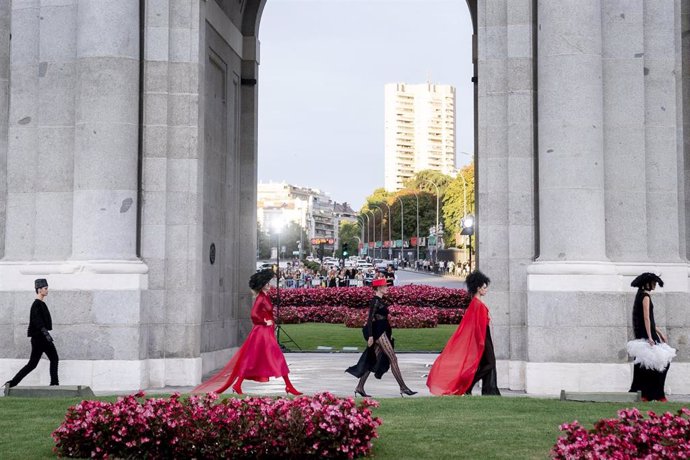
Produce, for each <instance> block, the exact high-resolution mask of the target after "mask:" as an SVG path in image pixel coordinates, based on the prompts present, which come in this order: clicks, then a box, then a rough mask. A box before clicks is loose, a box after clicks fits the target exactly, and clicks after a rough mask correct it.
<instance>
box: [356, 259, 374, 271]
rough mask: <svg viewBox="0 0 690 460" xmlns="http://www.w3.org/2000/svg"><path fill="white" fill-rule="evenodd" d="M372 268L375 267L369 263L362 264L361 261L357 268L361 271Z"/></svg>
mask: <svg viewBox="0 0 690 460" xmlns="http://www.w3.org/2000/svg"><path fill="white" fill-rule="evenodd" d="M372 267H373V265H371V264H370V263H369V262H361V261H358V262H357V268H359V269H360V270H368V269H370V268H372Z"/></svg>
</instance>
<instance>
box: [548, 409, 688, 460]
mask: <svg viewBox="0 0 690 460" xmlns="http://www.w3.org/2000/svg"><path fill="white" fill-rule="evenodd" d="M648 415H649V418H645V417H644V416H643V415H642V414H641V413H640V411H639V410H638V409H636V408H633V409H623V410H620V411H618V418H614V419H602V420H599V421H598V422H596V423H595V424H594V428H593V429H591V430H589V431H587V430H585V429H584V428H583V427H582V426H581V425H580V424H579V423H578V422H577V421H574V422H573V423H565V424H563V425H561V426H560V429H561V431H564V432H565V436H561V437H560V438H558V441H557V442H556V445H555V446H554V447H553V449H552V450H551V455H552V457H553V458H554V459H558V460H566V459H568V460H569V459H617V460H618V459H620V460H627V459H638V458H640V459H641V458H644V459H650V460H652V459H665V458H690V410H689V409H688V408H685V407H684V408H682V409H680V410H679V411H678V413H677V414H676V415H673V414H672V413H670V412H666V413H664V414H663V415H657V414H655V413H654V412H652V411H650V412H648Z"/></svg>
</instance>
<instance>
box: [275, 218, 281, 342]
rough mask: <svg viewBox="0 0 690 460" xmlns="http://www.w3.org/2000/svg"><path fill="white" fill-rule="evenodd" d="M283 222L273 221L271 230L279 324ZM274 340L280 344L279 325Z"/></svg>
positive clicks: (278, 319) (278, 322)
mask: <svg viewBox="0 0 690 460" xmlns="http://www.w3.org/2000/svg"><path fill="white" fill-rule="evenodd" d="M282 229H283V222H282V220H281V219H280V218H278V219H275V220H274V221H273V231H274V232H275V234H276V246H277V247H276V317H275V322H276V325H279V324H280V231H281V230H282ZM276 341H277V342H278V345H280V327H277V328H276Z"/></svg>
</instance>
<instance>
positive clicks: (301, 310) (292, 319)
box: [280, 306, 355, 324]
mask: <svg viewBox="0 0 690 460" xmlns="http://www.w3.org/2000/svg"><path fill="white" fill-rule="evenodd" d="M350 310H355V309H353V308H349V307H326V306H324V307H282V308H281V309H280V321H281V322H282V323H283V324H298V323H329V324H343V323H344V322H345V318H346V317H347V314H348V312H349V311H350Z"/></svg>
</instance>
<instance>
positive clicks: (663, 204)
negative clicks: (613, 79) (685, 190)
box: [643, 1, 680, 262]
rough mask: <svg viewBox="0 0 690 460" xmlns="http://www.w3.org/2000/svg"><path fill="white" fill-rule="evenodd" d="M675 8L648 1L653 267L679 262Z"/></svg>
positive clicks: (648, 154)
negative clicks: (654, 265)
mask: <svg viewBox="0 0 690 460" xmlns="http://www.w3.org/2000/svg"><path fill="white" fill-rule="evenodd" d="M675 3H676V2H673V1H663V2H643V5H644V109H645V152H646V172H647V200H646V203H647V208H646V211H647V252H648V255H649V258H650V259H651V260H652V261H654V262H680V246H679V244H680V238H679V235H680V234H679V213H678V212H679V206H678V204H679V202H678V174H677V168H678V156H679V152H678V148H677V136H676V130H677V128H678V126H677V124H676V123H677V120H676V113H677V108H676V47H675V46H674V44H675V43H676V34H677V33H679V31H678V29H677V28H676V27H675V18H676V11H675ZM677 70H678V71H680V69H677Z"/></svg>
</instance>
